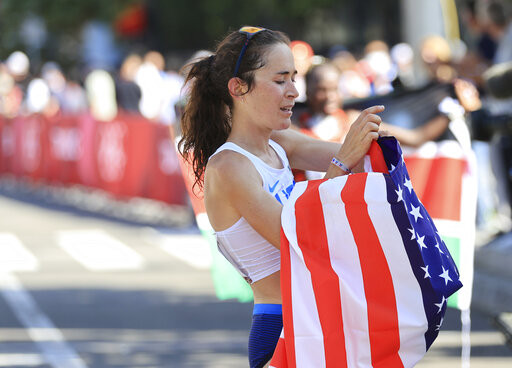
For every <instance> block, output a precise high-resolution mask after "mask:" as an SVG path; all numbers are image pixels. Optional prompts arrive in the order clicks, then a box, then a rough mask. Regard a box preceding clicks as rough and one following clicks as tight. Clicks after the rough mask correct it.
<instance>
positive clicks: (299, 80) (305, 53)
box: [290, 40, 315, 102]
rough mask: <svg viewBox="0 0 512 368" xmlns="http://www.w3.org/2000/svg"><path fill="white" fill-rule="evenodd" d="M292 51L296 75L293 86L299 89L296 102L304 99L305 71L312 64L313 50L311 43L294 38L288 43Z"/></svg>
mask: <svg viewBox="0 0 512 368" xmlns="http://www.w3.org/2000/svg"><path fill="white" fill-rule="evenodd" d="M290 48H291V50H292V53H293V60H294V61H295V67H296V68H297V76H296V77H295V87H296V88H297V91H299V96H298V97H297V99H296V101H297V102H305V101H306V73H307V72H308V70H309V68H311V66H312V65H313V56H314V54H315V53H314V51H313V48H312V47H311V45H310V44H309V43H307V42H305V41H300V40H295V41H292V42H291V43H290Z"/></svg>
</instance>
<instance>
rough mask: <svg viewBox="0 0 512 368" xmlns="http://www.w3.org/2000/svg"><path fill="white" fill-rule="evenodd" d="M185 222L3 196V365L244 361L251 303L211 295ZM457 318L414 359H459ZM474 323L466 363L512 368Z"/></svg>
mask: <svg viewBox="0 0 512 368" xmlns="http://www.w3.org/2000/svg"><path fill="white" fill-rule="evenodd" d="M184 224H185V223H184V222H183V223H181V224H180V226H174V227H160V228H157V227H151V226H147V225H141V224H136V223H130V222H126V221H118V220H112V219H109V218H108V216H96V215H91V214H90V213H88V212H84V211H76V210H73V209H70V208H69V207H59V206H49V205H48V203H47V201H44V200H42V199H41V198H40V197H39V198H38V197H37V196H35V197H31V196H25V195H21V196H20V195H17V196H16V195H10V194H9V195H8V196H5V193H4V195H0V367H45V368H46V367H52V368H54V367H58V368H75V367H76V368H83V367H90V368H113V367H131V368H135V367H137V368H138V367H184V368H186V367H227V368H230V367H233V368H234V367H247V366H248V364H247V358H246V354H247V348H246V345H247V337H248V329H249V326H250V316H251V308H252V306H251V305H250V304H241V303H238V302H235V301H227V302H226V301H224V302H221V301H218V300H217V299H216V297H215V295H214V292H213V285H212V282H211V279H210V275H209V257H208V254H209V250H208V248H207V246H206V244H204V243H203V241H202V239H201V237H200V236H199V234H198V231H197V229H196V228H195V227H193V226H184ZM185 225H186V224H185ZM185 243H186V244H188V246H187V247H183V246H178V245H182V244H185ZM459 319H460V313H459V312H458V311H455V310H449V311H448V312H447V315H446V317H445V322H444V325H443V329H442V331H441V334H440V336H439V338H438V339H437V340H436V342H435V343H434V345H433V347H432V348H431V350H430V351H429V352H428V353H427V355H426V357H425V358H424V360H422V361H421V362H420V364H418V365H417V367H420V368H430V367H441V368H443V367H458V366H460V365H461V361H460V354H461V342H460V322H459ZM472 320H473V330H472V334H471V340H472V358H471V367H474V368H491V367H496V368H501V367H503V368H504V367H512V350H511V349H510V348H508V347H507V346H506V345H505V344H504V337H503V335H502V334H501V333H500V332H498V331H497V330H496V328H495V327H494V326H493V325H492V323H491V321H490V320H489V319H488V318H487V317H486V316H484V315H482V314H479V313H478V312H475V311H473V313H472Z"/></svg>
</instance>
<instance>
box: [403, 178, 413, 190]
mask: <svg viewBox="0 0 512 368" xmlns="http://www.w3.org/2000/svg"><path fill="white" fill-rule="evenodd" d="M404 186H406V187H407V188H408V189H409V193H411V192H412V183H411V181H410V180H409V179H407V178H405V181H404Z"/></svg>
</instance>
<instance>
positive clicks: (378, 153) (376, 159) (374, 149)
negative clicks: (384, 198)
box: [368, 141, 389, 174]
mask: <svg viewBox="0 0 512 368" xmlns="http://www.w3.org/2000/svg"><path fill="white" fill-rule="evenodd" d="M368 155H370V162H371V164H372V170H373V172H379V173H384V174H389V171H388V166H387V165H386V161H384V155H383V154H382V149H381V148H380V146H379V144H378V143H377V142H376V141H373V142H372V144H371V146H370V149H369V150H368Z"/></svg>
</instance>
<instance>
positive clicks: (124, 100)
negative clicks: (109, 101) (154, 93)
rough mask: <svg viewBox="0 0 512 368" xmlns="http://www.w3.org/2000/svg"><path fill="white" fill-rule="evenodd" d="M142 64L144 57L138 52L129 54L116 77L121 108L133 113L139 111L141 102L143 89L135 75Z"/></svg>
mask: <svg viewBox="0 0 512 368" xmlns="http://www.w3.org/2000/svg"><path fill="white" fill-rule="evenodd" d="M141 65H142V58H141V57H140V56H139V55H137V54H130V55H128V56H127V57H126V58H125V59H124V61H123V63H122V64H121V69H120V71H119V75H118V77H117V78H116V79H115V86H116V101H117V105H118V106H119V108H120V109H122V110H125V111H129V112H132V113H138V112H139V103H140V99H141V94H142V93H141V89H140V87H139V85H138V84H137V83H135V76H136V75H137V71H138V70H139V68H140V66H141Z"/></svg>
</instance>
